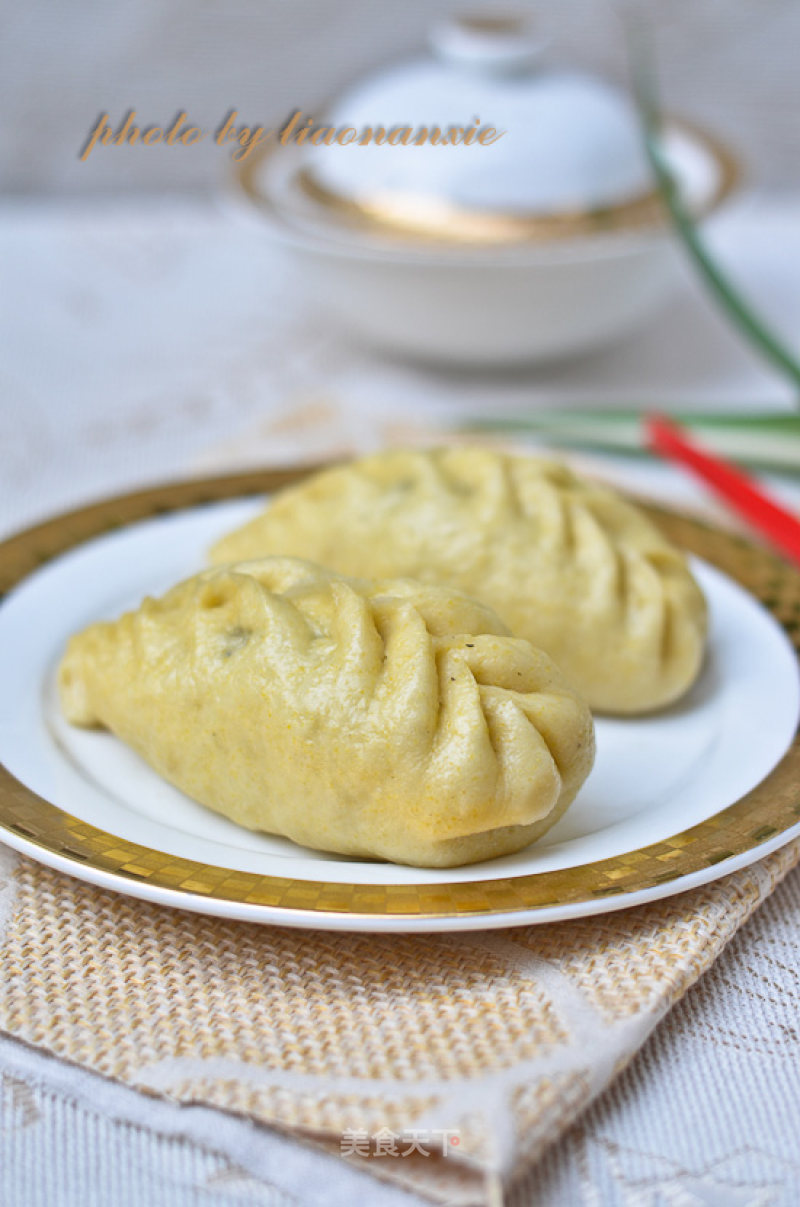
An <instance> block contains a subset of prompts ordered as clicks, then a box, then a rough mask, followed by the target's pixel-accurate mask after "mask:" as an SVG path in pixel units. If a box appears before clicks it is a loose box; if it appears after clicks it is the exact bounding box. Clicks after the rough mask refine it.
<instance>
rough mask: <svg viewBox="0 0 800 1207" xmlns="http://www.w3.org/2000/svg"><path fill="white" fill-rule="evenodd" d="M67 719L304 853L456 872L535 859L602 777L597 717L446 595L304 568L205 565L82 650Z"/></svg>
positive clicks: (71, 662)
mask: <svg viewBox="0 0 800 1207" xmlns="http://www.w3.org/2000/svg"><path fill="white" fill-rule="evenodd" d="M59 686H60V692H61V701H62V707H63V710H64V713H65V714H66V716H67V718H68V719H69V720H70V721H72V722H73V723H74V724H76V725H85V726H93V725H103V726H106V727H108V728H109V729H111V730H112V731H113V732H114V733H116V734H117V735H118V736H119V737H120V738H122V739H123V740H124V741H125V742H127V743H129V744H130V745H131V746H132V747H133V748H134V749H135V750H136V751H138V753H139V754H140V755H141V756H142V757H143V758H145V759H146V760H147V762H148V763H150V764H151V765H152V766H153V767H154V768H155V769H156V770H157V771H159V772H160V773H161V774H162V775H163V776H164V777H165V778H166V779H168V780H170V781H171V782H172V783H173V784H176V785H177V786H178V787H179V788H181V789H182V790H183V791H184V792H186V793H188V795H189V796H192V797H194V798H195V799H196V800H198V801H202V803H203V804H205V805H208V806H209V807H210V808H212V809H216V810H217V811H218V812H220V813H224V814H225V815H226V816H228V817H231V818H233V820H234V821H237V822H239V823H240V824H241V825H244V826H249V827H250V828H252V829H257V830H266V831H269V832H270V833H274V834H284V835H287V836H288V837H289V838H292V839H294V840H295V841H296V842H299V843H302V844H304V845H306V846H311V847H318V848H321V849H323V850H328V851H338V852H341V853H343V854H350V855H363V856H377V857H379V858H381V859H390V860H394V861H395V862H398V863H411V864H420V865H423V866H430V867H447V866H450V865H455V864H462V863H471V862H474V861H475V860H479V859H488V858H491V857H492V856H495V855H502V854H506V853H507V852H510V851H516V850H519V849H520V848H521V847H524V846H527V844H528V843H530V842H532V841H533V840H534V839H535V838H538V837H539V835H540V834H542V833H544V831H545V830H546V829H548V828H549V827H550V826H551V825H552V824H553V823H554V822H555V821H556V820H557V819H558V818H559V817H560V816H561V814H562V813H563V811H564V809H565V808H566V807H567V805H568V804H569V803H570V801H571V800H572V799H573V797H574V796H575V793H576V792H577V790H578V788H579V787H580V785H581V784H582V783H583V781H584V779H585V778H586V776H587V775H588V773H589V770H590V768H591V766H592V761H593V758H594V729H593V725H592V720H591V716H590V714H589V710H588V708H587V707H586V705H585V704H584V703H583V702H582V701H581V700H579V699H578V697H577V696H576V695H575V693H574V692H573V691H572V690H571V689H570V688H569V687H567V686H566V684H565V682H564V680H563V678H562V676H561V674H560V672H559V671H558V670H557V668H556V667H555V666H554V665H553V663H552V662H551V661H550V659H549V658H548V657H547V655H546V654H544V653H542V652H541V651H540V650H537V649H534V648H533V647H532V646H531V645H530V644H529V643H528V642H527V641H524V640H522V639H520V638H515V637H511V636H509V635H508V634H507V631H506V628H505V626H504V625H503V624H502V622H501V621H500V620H499V619H498V618H497V616H495V615H494V614H493V613H492V612H491V611H490V610H489V609H488V608H486V607H484V606H483V605H482V604H479V603H476V602H475V601H474V600H471V599H468V598H466V597H465V596H462V595H461V594H459V593H458V592H455V591H453V590H451V589H445V588H441V587H435V586H423V585H421V584H419V583H414V582H408V581H388V582H367V581H358V580H349V579H345V578H341V577H339V576H338V575H334V574H332V573H330V572H328V571H326V570H323V569H322V568H321V567H319V566H313V565H311V564H309V563H305V562H301V561H297V560H295V559H291V558H265V559H263V560H261V561H254V562H249V563H243V564H240V565H234V566H230V567H225V568H222V569H219V570H210V571H206V572H204V573H202V574H199V575H197V576H196V577H195V578H191V579H188V580H187V581H186V582H183V583H180V584H179V585H178V586H176V587H174V588H173V589H172V590H171V591H169V592H168V593H167V595H165V596H164V597H163V598H162V599H146V600H145V601H144V603H143V604H142V606H141V607H140V608H139V609H138V611H136V612H129V613H127V614H126V615H125V616H122V617H121V618H120V619H119V620H117V621H113V622H110V623H99V624H94V625H92V626H91V627H90V628H88V629H86V630H85V631H84V632H82V633H80V634H78V635H77V636H75V637H72V638H71V640H70V642H69V646H68V648H67V651H66V654H65V656H64V658H63V661H62V663H61V667H60V672H59Z"/></svg>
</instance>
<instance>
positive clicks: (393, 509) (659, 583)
mask: <svg viewBox="0 0 800 1207" xmlns="http://www.w3.org/2000/svg"><path fill="white" fill-rule="evenodd" d="M265 554H288V555H292V556H296V557H307V558H310V559H311V560H313V561H316V562H320V563H322V564H323V565H326V566H330V567H332V568H333V569H334V570H337V571H339V572H340V573H342V574H354V575H367V574H369V575H376V576H394V575H402V576H406V575H408V576H409V577H413V578H415V579H418V580H420V581H422V582H426V583H439V584H446V585H449V586H452V587H456V588H458V589H459V590H461V591H464V592H466V593H467V594H469V595H473V596H475V597H476V598H478V599H480V600H482V601H483V602H484V603H486V604H488V605H489V606H490V607H491V608H493V609H494V610H495V611H496V612H497V613H498V615H499V616H501V617H502V619H503V620H504V621H505V623H506V624H507V625H508V626H509V628H510V629H511V631H512V632H513V633H515V634H516V635H517V636H519V637H524V638H526V639H527V640H528V641H530V642H531V644H532V645H535V646H539V647H540V648H541V649H543V650H545V651H546V652H547V653H548V654H549V655H550V656H551V658H553V660H554V661H555V662H556V663H557V664H558V666H559V667H560V668H561V670H562V671H563V672H564V674H565V675H566V677H567V679H568V680H569V681H570V682H571V683H572V684H573V685H574V686H575V688H576V689H577V690H578V691H579V692H580V693H581V695H582V696H583V697H584V698H585V699H586V701H587V702H588V704H589V705H590V706H591V707H592V708H593V709H597V710H598V711H600V712H611V713H641V712H647V711H649V710H652V709H656V708H660V707H662V706H664V705H666V704H669V703H671V702H672V701H673V700H676V699H678V697H679V696H681V695H682V694H683V693H684V692H685V691H686V690H687V689H688V688H689V687H690V685H691V684H692V682H693V681H694V679H695V678H696V676H697V674H698V671H699V669H700V665H701V663H702V659H703V651H704V645H705V637H706V607H705V601H704V599H703V595H702V593H701V591H700V588H699V587H698V586H697V583H696V582H695V580H694V578H693V577H692V575H691V573H690V571H689V568H688V566H687V563H686V559H685V558H684V556H683V555H682V554H681V553H680V552H678V550H677V549H675V548H674V547H673V546H672V545H671V544H670V543H669V542H668V541H667V540H666V539H665V538H664V537H663V536H662V535H661V533H660V532H659V531H658V530H657V529H656V528H655V527H654V525H653V524H652V523H651V522H650V520H649V519H647V517H646V516H645V515H644V514H643V513H642V512H641V511H640V510H638V509H637V508H636V507H635V506H633V505H632V504H630V503H628V502H626V501H625V500H624V499H622V498H620V496H619V495H618V494H616V493H615V492H614V491H613V490H611V489H609V488H608V487H605V486H600V485H598V484H596V483H594V482H590V481H586V480H584V479H582V478H580V477H578V476H577V475H575V474H574V473H572V472H571V471H570V470H569V469H568V468H567V467H566V466H564V465H562V464H559V463H556V462H552V461H547V460H543V459H540V458H534V457H528V456H519V455H510V454H507V453H502V452H497V451H494V450H489V449H482V448H474V447H469V448H468V447H464V448H450V449H447V448H445V449H437V450H434V451H432V452H402V451H398V452H385V453H380V454H377V455H374V456H371V457H366V458H364V459H363V460H360V461H355V462H353V463H350V464H347V465H343V466H340V467H337V468H334V469H329V470H325V471H323V472H321V473H318V474H316V475H314V476H313V477H311V478H309V479H307V480H305V481H303V482H301V483H300V484H299V485H298V486H294V487H290V488H289V489H287V490H284V491H282V492H281V493H280V494H278V495H276V497H275V499H274V501H273V502H272V503H271V505H270V506H269V508H268V509H267V511H266V512H265V513H264V514H262V515H260V516H259V517H257V518H256V519H255V520H253V521H252V522H251V523H249V524H247V525H245V526H244V527H243V528H241V529H239V530H237V531H236V532H233V533H231V534H230V535H229V536H227V537H225V538H224V539H223V540H221V541H220V542H219V543H218V544H217V545H216V546H215V548H214V550H213V551H212V558H213V560H214V561H215V562H225V561H229V560H230V561H236V560H239V559H241V558H249V557H261V556H263V555H265Z"/></svg>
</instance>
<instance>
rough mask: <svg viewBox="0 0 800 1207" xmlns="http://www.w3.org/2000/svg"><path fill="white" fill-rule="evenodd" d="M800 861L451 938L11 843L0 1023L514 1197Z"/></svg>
mask: <svg viewBox="0 0 800 1207" xmlns="http://www.w3.org/2000/svg"><path fill="white" fill-rule="evenodd" d="M799 859H800V842H795V843H793V844H790V845H789V846H787V847H784V848H783V849H782V850H780V851H778V852H776V853H775V854H773V855H772V856H770V857H769V858H767V859H765V860H763V861H762V862H761V863H759V864H756V865H754V866H753V867H752V868H748V869H745V870H743V871H741V872H739V873H735V874H734V875H732V876H729V877H727V878H726V879H724V880H722V881H718V882H717V883H715V884H712V885H709V886H706V887H704V888H702V889H699V890H696V891H694V892H691V893H685V894H681V895H679V896H677V897H674V898H671V899H668V900H666V901H664V902H658V903H655V904H653V905H650V906H646V907H641V908H638V909H634V910H627V911H624V912H620V913H615V914H609V915H607V916H604V917H600V918H593V919H586V920H582V921H572V922H569V923H562V924H558V925H553V926H547V927H525V928H519V929H514V930H511V931H501V932H476V933H470V934H464V935H457V936H455V935H445V936H441V935H422V936H420V935H417V936H406V935H348V934H329V933H324V932H315V931H307V932H297V931H292V930H286V929H281V928H273V927H259V926H253V925H244V924H239V923H230V922H227V921H224V920H220V919H215V918H205V917H201V916H195V915H192V914H187V913H183V912H180V911H175V910H168V909H163V908H160V907H157V906H151V905H149V904H146V903H143V902H139V901H135V900H133V899H130V898H127V897H123V896H120V895H114V894H109V893H105V892H103V891H101V890H98V889H95V888H93V887H90V886H87V885H85V884H83V883H81V882H79V881H76V880H74V879H72V878H70V877H65V876H63V875H60V874H58V873H56V872H53V871H51V870H49V869H47V868H44V867H42V866H40V865H39V864H36V863H33V862H31V861H29V860H27V859H19V860H13V859H9V860H8V865H7V867H6V871H5V882H4V886H3V908H4V913H5V919H6V920H5V926H4V934H3V937H2V940H1V941H0V1028H2V1030H4V1031H6V1032H7V1033H9V1034H10V1035H13V1036H16V1037H18V1038H20V1039H23V1040H25V1041H27V1042H28V1043H31V1044H35V1045H37V1046H38V1047H41V1048H45V1049H47V1050H48V1051H50V1052H52V1053H53V1054H55V1055H57V1056H60V1057H62V1058H65V1059H67V1060H69V1061H72V1062H74V1063H76V1064H79V1065H81V1066H83V1067H85V1068H89V1069H92V1070H94V1071H96V1072H98V1073H102V1074H104V1075H106V1076H108V1077H113V1078H115V1079H117V1080H120V1081H122V1082H124V1083H126V1084H128V1085H131V1086H134V1087H136V1088H139V1089H144V1090H148V1091H154V1092H158V1093H161V1094H166V1095H169V1096H170V1097H173V1098H175V1099H178V1100H179V1101H183V1102H192V1103H202V1104H204V1105H208V1106H217V1107H222V1108H223V1109H225V1110H228V1111H233V1112H237V1113H241V1114H246V1115H248V1116H251V1117H252V1118H255V1119H258V1120H260V1121H262V1122H267V1123H279V1124H280V1125H281V1126H282V1127H283V1128H295V1129H298V1130H299V1131H302V1132H304V1133H311V1134H313V1135H316V1136H321V1137H328V1138H330V1140H331V1142H332V1145H333V1146H337V1147H338V1148H339V1150H340V1151H341V1152H342V1153H343V1154H344V1155H348V1156H350V1157H352V1158H353V1159H359V1160H364V1161H369V1162H370V1165H371V1166H372V1167H373V1168H374V1169H375V1172H379V1171H378V1169H377V1166H378V1164H380V1165H381V1166H383V1168H382V1169H381V1170H380V1173H381V1174H383V1175H384V1176H388V1177H391V1178H392V1179H396V1180H399V1181H401V1182H403V1183H405V1184H408V1185H411V1186H413V1185H415V1184H417V1185H421V1186H424V1189H425V1191H426V1193H428V1194H429V1195H431V1196H432V1197H436V1198H439V1199H440V1200H441V1201H445V1202H453V1201H456V1202H458V1201H462V1202H475V1201H479V1202H480V1201H487V1202H492V1200H493V1196H494V1201H495V1202H498V1201H500V1199H499V1195H500V1187H501V1184H502V1183H505V1182H509V1181H511V1180H512V1179H513V1178H515V1177H518V1176H519V1175H520V1174H521V1173H522V1172H524V1171H525V1169H526V1168H528V1167H530V1166H531V1165H532V1164H533V1163H534V1162H535V1161H537V1160H538V1158H539V1157H540V1156H541V1155H542V1153H543V1152H544V1150H545V1148H546V1147H547V1145H548V1144H549V1143H551V1142H552V1141H553V1140H554V1139H555V1138H556V1136H557V1135H558V1134H559V1133H560V1132H562V1131H563V1130H564V1129H565V1128H566V1127H567V1126H568V1125H569V1124H571V1123H572V1122H573V1121H574V1119H575V1118H576V1117H577V1115H578V1114H579V1113H580V1111H581V1110H582V1109H583V1108H584V1107H585V1106H586V1104H587V1102H588V1101H590V1100H591V1099H592V1098H593V1097H595V1096H596V1095H597V1094H598V1093H599V1091H600V1090H601V1089H603V1088H604V1086H605V1085H606V1084H607V1083H608V1082H609V1081H610V1079H611V1078H612V1077H613V1076H614V1074H615V1073H617V1072H619V1070H620V1069H621V1068H622V1067H623V1066H624V1065H625V1064H626V1063H627V1062H628V1061H629V1060H630V1059H631V1057H632V1056H633V1054H634V1053H635V1052H636V1050H637V1049H638V1048H639V1047H640V1046H641V1044H642V1043H643V1042H644V1040H645V1039H646V1037H647V1036H648V1034H649V1033H650V1031H651V1030H652V1028H653V1027H654V1026H655V1024H656V1022H657V1021H658V1020H659V1019H660V1018H661V1016H662V1015H663V1014H664V1012H665V1011H666V1010H667V1009H668V1007H669V1006H670V1005H671V1003H672V1002H673V1001H675V1000H676V999H677V998H679V997H680V996H681V995H682V994H683V993H684V992H685V991H686V989H687V988H688V986H689V985H690V984H691V983H692V982H693V981H694V980H695V979H696V978H697V977H698V976H699V975H700V973H701V972H703V971H704V970H705V969H706V968H707V967H709V966H710V964H711V963H712V962H713V960H714V959H715V957H716V956H717V955H718V954H719V952H720V950H721V948H722V947H723V945H724V944H725V943H726V941H727V940H728V939H730V938H731V936H732V935H733V934H734V933H735V931H736V930H737V929H738V927H739V926H740V925H741V924H742V923H743V922H744V921H745V920H746V919H747V918H748V917H749V915H750V913H751V912H752V911H753V909H754V908H755V907H756V906H757V905H758V903H759V902H760V901H761V900H762V899H763V898H764V897H765V896H766V895H767V894H768V893H769V892H770V891H771V890H772V888H773V887H774V886H775V884H776V883H777V882H778V881H779V880H780V879H781V878H782V877H783V876H784V875H785V873H786V872H787V871H788V870H789V869H790V868H791V867H792V866H793V865H794V864H795V863H796V862H797V861H798V860H799ZM12 865H14V866H12ZM387 1143H388V1144H390V1145H391V1147H390V1149H389V1150H388V1151H387V1148H386V1145H387ZM415 1143H417V1144H418V1145H419V1146H420V1149H421V1151H420V1153H419V1155H416V1154H414V1153H413V1152H409V1151H406V1155H405V1158H404V1159H403V1160H402V1161H400V1160H397V1159H396V1158H397V1156H398V1153H397V1152H396V1151H394V1149H395V1147H397V1148H399V1149H400V1151H401V1152H403V1151H405V1150H408V1149H409V1148H410V1147H413V1145H414V1144H415ZM381 1146H383V1155H380V1148H381ZM434 1148H438V1152H437V1153H436V1154H434V1151H433V1150H434ZM440 1154H441V1155H440ZM482 1193H485V1195H486V1196H488V1197H486V1198H485V1200H482V1199H481V1194H482Z"/></svg>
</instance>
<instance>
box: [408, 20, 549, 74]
mask: <svg viewBox="0 0 800 1207" xmlns="http://www.w3.org/2000/svg"><path fill="white" fill-rule="evenodd" d="M548 41H549V39H547V38H543V37H542V36H541V35H539V34H537V33H536V32H535V30H534V28H533V26H532V24H531V22H530V20H529V19H528V18H527V17H526V16H524V15H522V14H518V15H514V14H508V15H506V16H502V15H499V14H498V15H496V16H489V15H486V16H480V15H478V14H475V15H474V16H463V17H454V18H450V19H449V20H446V21H440V22H438V23H437V24H436V25H435V26H434V27H433V29H432V30H431V32H430V35H429V42H430V45H431V49H432V50H433V52H434V54H435V55H436V56H437V58H439V59H440V60H442V61H444V62H445V63H449V64H452V65H454V66H459V67H470V68H474V69H476V70H478V71H481V72H488V73H491V74H501V75H512V74H517V73H522V72H527V71H530V70H531V69H532V68H533V67H536V66H537V65H538V63H539V62H540V60H541V58H542V54H543V52H544V51H545V49H546V48H547V44H548Z"/></svg>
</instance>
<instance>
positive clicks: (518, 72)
mask: <svg viewBox="0 0 800 1207" xmlns="http://www.w3.org/2000/svg"><path fill="white" fill-rule="evenodd" d="M430 45H431V50H432V53H431V54H428V55H427V56H425V57H420V58H416V59H413V60H411V61H407V62H404V63H401V64H399V65H397V66H395V67H393V68H391V69H389V70H386V71H383V72H380V73H378V74H377V75H373V76H371V77H369V78H367V79H366V80H364V81H362V82H361V83H358V84H356V85H355V86H354V87H352V88H351V89H350V90H349V91H347V92H346V93H345V94H344V96H342V97H341V98H340V100H338V101H337V102H336V103H335V104H334V105H333V106H332V108H331V109H330V111H329V112H328V114H327V115H326V116H325V119H324V122H323V123H321V124H324V126H326V127H329V128H331V129H332V130H333V131H335V132H336V137H335V138H334V136H331V142H330V145H325V144H318V145H313V146H306V147H304V148H303V149H302V159H303V166H302V168H301V176H302V181H303V183H304V186H305V187H306V189H307V191H308V192H309V193H310V194H312V195H313V196H314V197H315V199H316V200H317V201H318V202H319V203H320V204H323V205H324V204H327V205H332V206H336V205H337V204H338V205H342V204H343V205H351V206H357V207H360V208H362V209H364V210H366V211H369V212H372V213H373V214H376V215H378V214H380V213H381V212H385V213H387V214H389V215H391V214H397V213H398V212H400V211H406V212H410V213H412V214H414V215H416V219H415V220H416V221H417V222H423V224H424V217H425V214H426V213H428V214H430V216H431V218H432V220H435V218H436V215H437V214H438V215H442V214H445V213H452V212H458V213H459V214H461V215H465V216H470V215H471V216H474V217H476V218H480V216H481V215H493V216H507V217H509V218H519V217H522V216H527V217H544V216H558V215H561V214H565V213H571V214H575V213H592V212H596V211H598V210H604V209H607V208H609V207H613V206H616V205H620V204H629V203H631V202H634V201H637V200H640V199H642V198H644V197H646V196H647V195H649V194H651V192H652V182H651V177H650V173H649V169H648V166H647V162H646V158H645V155H644V150H643V147H642V137H641V131H640V127H639V123H638V120H637V116H636V112H635V110H634V107H633V105H632V103H631V101H630V99H629V98H628V97H627V95H626V94H625V93H624V92H623V91H622V90H621V89H619V88H617V87H616V86H614V85H612V84H610V83H608V82H606V81H604V80H601V79H597V78H595V77H592V76H589V75H584V74H581V73H578V72H575V71H564V70H556V69H548V68H547V67H546V66H545V64H544V62H543V59H544V52H545V46H544V44H543V43H542V41H541V40H540V39H538V38H537V37H536V36H535V34H534V33H533V32H532V30H531V28H530V26H529V25H528V24H527V23H526V22H524V21H522V20H480V19H476V18H469V19H467V18H464V19H461V20H452V21H448V22H444V23H442V24H440V25H438V26H436V27H435V28H434V30H433V31H432V33H431V37H430ZM343 132H347V133H346V134H345V133H343Z"/></svg>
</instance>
